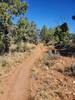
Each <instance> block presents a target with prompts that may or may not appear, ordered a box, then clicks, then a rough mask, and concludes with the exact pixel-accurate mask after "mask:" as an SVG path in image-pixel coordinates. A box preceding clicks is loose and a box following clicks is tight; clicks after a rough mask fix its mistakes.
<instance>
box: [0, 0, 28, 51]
mask: <svg viewBox="0 0 75 100" xmlns="http://www.w3.org/2000/svg"><path fill="white" fill-rule="evenodd" d="M26 11H27V3H26V2H21V1H20V0H0V32H1V34H0V53H3V52H9V46H10V38H11V37H12V36H13V35H10V33H9V30H10V27H12V26H11V25H12V22H11V17H12V16H13V15H16V16H19V15H20V14H24V13H26ZM24 23H25V22H24V21H21V24H24ZM15 33H17V32H15ZM12 34H14V33H13V32H12ZM15 36H16V35H15ZM15 36H14V40H15ZM18 37H19V35H18ZM18 39H19V38H18Z"/></svg>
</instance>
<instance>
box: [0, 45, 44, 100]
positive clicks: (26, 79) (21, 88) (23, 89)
mask: <svg viewBox="0 0 75 100" xmlns="http://www.w3.org/2000/svg"><path fill="white" fill-rule="evenodd" d="M44 51H45V48H44V47H43V45H42V44H39V45H38V46H37V47H36V48H35V49H34V50H33V52H32V53H31V55H30V56H29V57H28V58H27V59H26V60H25V61H24V62H23V63H22V64H21V65H20V66H18V69H17V70H16V71H15V72H14V73H12V74H11V76H8V77H5V78H4V79H2V84H3V90H4V93H3V94H2V95H0V100H29V96H30V88H31V81H30V73H31V72H30V71H31V68H32V65H33V64H34V62H35V61H36V60H38V59H39V57H40V56H41V55H42V54H43V53H44Z"/></svg>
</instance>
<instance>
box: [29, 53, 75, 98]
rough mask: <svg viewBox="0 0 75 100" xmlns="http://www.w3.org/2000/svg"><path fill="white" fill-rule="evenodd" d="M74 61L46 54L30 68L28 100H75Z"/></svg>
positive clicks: (71, 58)
mask: <svg viewBox="0 0 75 100" xmlns="http://www.w3.org/2000/svg"><path fill="white" fill-rule="evenodd" d="M74 61H75V58H73V57H62V56H60V55H49V53H48V52H46V53H45V54H44V56H42V58H41V59H39V61H37V62H36V63H35V66H33V68H32V77H31V80H32V81H31V99H30V100H75V76H74V75H75V74H73V71H72V70H71V69H72V68H70V65H72V64H73V65H74V64H75V63H74ZM73 69H75V67H73ZM66 72H67V73H66ZM69 73H70V74H69ZM72 75H73V76H72Z"/></svg>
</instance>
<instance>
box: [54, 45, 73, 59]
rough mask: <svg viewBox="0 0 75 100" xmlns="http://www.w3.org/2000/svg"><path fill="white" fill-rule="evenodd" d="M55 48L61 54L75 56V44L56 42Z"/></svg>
mask: <svg viewBox="0 0 75 100" xmlns="http://www.w3.org/2000/svg"><path fill="white" fill-rule="evenodd" d="M55 49H56V50H57V51H58V52H59V54H60V55H61V56H66V57H72V56H73V57H75V44H70V45H64V44H55Z"/></svg>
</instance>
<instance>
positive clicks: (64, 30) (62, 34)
mask: <svg viewBox="0 0 75 100" xmlns="http://www.w3.org/2000/svg"><path fill="white" fill-rule="evenodd" d="M68 30H69V28H68V25H67V23H63V24H62V25H60V26H57V27H56V28H55V33H54V36H55V38H56V40H57V41H58V42H59V43H60V42H63V43H68V42H69V32H68Z"/></svg>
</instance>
